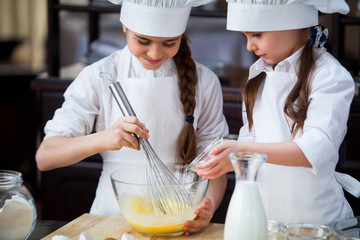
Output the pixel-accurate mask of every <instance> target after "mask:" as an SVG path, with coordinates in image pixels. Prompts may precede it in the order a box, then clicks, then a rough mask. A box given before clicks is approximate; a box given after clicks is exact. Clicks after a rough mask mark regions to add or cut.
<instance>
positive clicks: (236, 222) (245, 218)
mask: <svg viewBox="0 0 360 240" xmlns="http://www.w3.org/2000/svg"><path fill="white" fill-rule="evenodd" d="M266 158H267V156H266V154H262V153H253V152H236V153H231V154H230V160H231V163H232V165H233V166H234V171H235V174H236V183H235V189H234V192H233V195H232V197H231V200H230V204H229V208H228V210H227V214H226V219H225V229H224V240H232V239H234V240H239V239H244V240H265V239H267V221H266V217H265V211H264V206H263V203H262V200H261V198H260V193H259V188H258V183H257V180H256V178H257V174H258V171H259V169H260V167H261V165H262V164H263V163H264V162H265V161H266Z"/></svg>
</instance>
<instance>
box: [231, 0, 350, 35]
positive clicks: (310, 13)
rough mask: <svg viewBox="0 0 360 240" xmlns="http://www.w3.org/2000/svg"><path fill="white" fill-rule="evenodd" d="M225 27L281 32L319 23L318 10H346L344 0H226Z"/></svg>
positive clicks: (327, 11)
mask: <svg viewBox="0 0 360 240" xmlns="http://www.w3.org/2000/svg"><path fill="white" fill-rule="evenodd" d="M227 1H228V11H227V25H226V29H227V30H233V31H243V32H246V31H249V32H254V31H255V32H256V31H259V32H261V31H281V30H290V29H300V28H306V27H312V26H316V25H318V24H319V17H318V11H320V12H323V13H336V12H339V13H342V14H346V13H348V12H349V6H348V5H347V4H346V2H345V1H344V0H227Z"/></svg>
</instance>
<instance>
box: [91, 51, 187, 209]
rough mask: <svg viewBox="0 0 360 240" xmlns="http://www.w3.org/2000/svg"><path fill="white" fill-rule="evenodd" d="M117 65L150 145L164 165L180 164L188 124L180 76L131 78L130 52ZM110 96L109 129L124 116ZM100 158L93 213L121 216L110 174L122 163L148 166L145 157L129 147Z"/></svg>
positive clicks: (105, 153)
mask: <svg viewBox="0 0 360 240" xmlns="http://www.w3.org/2000/svg"><path fill="white" fill-rule="evenodd" d="M118 66H120V67H119V68H118V69H117V73H118V75H117V76H114V79H116V81H118V82H120V84H121V86H122V88H123V90H124V92H125V94H126V96H127V98H128V100H129V102H130V104H131V105H132V107H133V109H134V112H135V114H136V115H137V117H138V119H139V120H140V121H141V122H143V123H145V124H146V127H147V128H148V129H149V131H150V138H149V142H150V144H151V145H152V147H153V148H154V150H155V152H156V153H157V154H158V155H159V157H160V159H161V160H162V161H163V162H165V163H175V162H179V161H181V160H180V156H179V154H178V138H179V136H180V133H181V132H182V130H183V128H184V125H185V115H184V111H183V109H182V103H181V101H180V98H179V90H178V83H177V81H178V80H177V76H174V77H163V78H153V77H149V78H129V77H128V76H129V70H130V66H131V56H130V54H129V53H128V54H127V56H126V57H122V58H120V63H119V65H118ZM150 72H151V71H149V73H150ZM109 92H110V90H109ZM107 97H108V98H109V100H108V101H107V102H108V103H109V104H111V108H110V109H111V110H110V112H109V113H106V114H108V116H111V117H110V118H108V120H107V121H105V122H106V123H105V125H106V126H105V127H106V128H109V127H110V126H112V125H113V124H114V122H115V121H116V120H117V119H118V118H119V117H121V116H122V113H121V111H120V109H119V106H118V105H117V103H116V101H115V99H114V97H113V96H112V95H111V94H110V95H109V96H107ZM104 102H105V101H104ZM105 103H106V102H105ZM169 119H171V121H169ZM101 155H102V157H103V171H102V174H101V177H100V179H99V185H98V188H97V191H96V197H95V200H94V203H93V205H92V207H91V210H90V213H94V214H112V215H115V214H116V215H120V214H121V211H120V209H119V206H118V205H117V202H116V199H115V195H114V192H113V189H112V187H111V182H110V174H111V173H112V172H113V171H115V170H116V169H118V168H119V166H121V164H122V163H127V164H128V163H134V164H145V161H146V158H145V157H144V154H143V151H142V150H141V151H137V150H134V149H131V148H126V147H124V148H122V149H121V150H119V151H107V152H104V153H102V154H101ZM177 156H178V157H177ZM134 177H136V176H134Z"/></svg>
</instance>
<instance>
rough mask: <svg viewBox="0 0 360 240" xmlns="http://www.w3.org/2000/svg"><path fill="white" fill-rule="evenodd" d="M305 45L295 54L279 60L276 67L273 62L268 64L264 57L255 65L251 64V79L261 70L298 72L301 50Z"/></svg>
mask: <svg viewBox="0 0 360 240" xmlns="http://www.w3.org/2000/svg"><path fill="white" fill-rule="evenodd" d="M303 48H304V46H303V47H301V48H300V49H299V50H297V51H296V52H295V53H294V54H293V55H291V56H290V57H288V58H286V59H284V60H283V61H281V62H279V63H278V64H277V65H276V66H275V68H274V65H273V64H268V63H267V62H266V61H265V60H264V59H262V58H260V59H258V60H257V61H256V62H255V63H254V64H253V65H251V67H250V70H249V79H252V78H254V77H256V76H257V75H259V74H260V73H261V72H288V73H297V72H298V70H299V65H298V64H297V62H298V60H299V58H300V56H301V52H302V50H303Z"/></svg>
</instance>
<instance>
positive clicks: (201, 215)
mask: <svg viewBox="0 0 360 240" xmlns="http://www.w3.org/2000/svg"><path fill="white" fill-rule="evenodd" d="M213 213H214V209H213V206H212V203H211V201H210V199H208V198H204V199H203V200H202V202H201V207H200V208H198V209H196V210H195V214H196V215H197V216H196V218H195V219H194V220H193V221H186V222H185V226H184V231H185V235H186V236H188V235H190V233H194V232H198V231H200V230H201V229H202V228H204V227H206V226H207V225H209V223H210V220H211V218H212V216H213Z"/></svg>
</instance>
